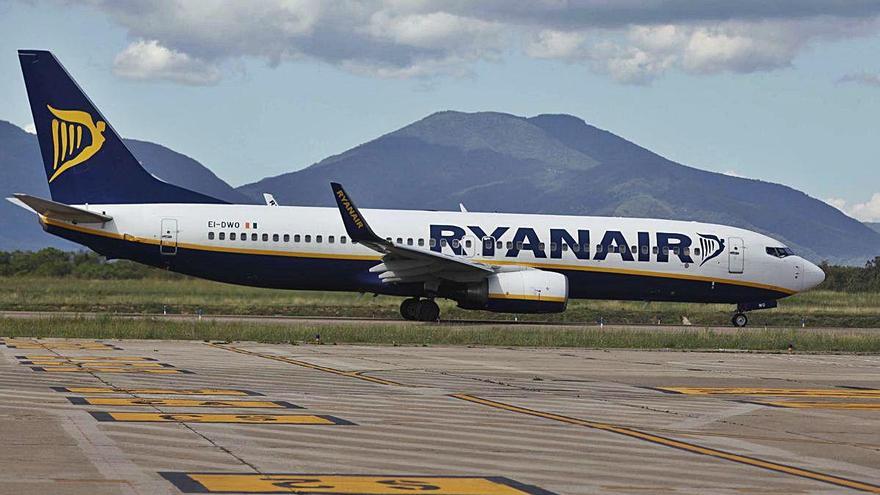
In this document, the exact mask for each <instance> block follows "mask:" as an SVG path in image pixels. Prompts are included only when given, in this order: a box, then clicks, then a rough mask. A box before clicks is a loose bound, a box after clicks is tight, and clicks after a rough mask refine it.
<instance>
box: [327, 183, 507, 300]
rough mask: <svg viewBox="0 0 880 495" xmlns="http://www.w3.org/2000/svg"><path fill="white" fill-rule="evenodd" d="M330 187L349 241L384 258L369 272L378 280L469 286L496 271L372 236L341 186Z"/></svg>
mask: <svg viewBox="0 0 880 495" xmlns="http://www.w3.org/2000/svg"><path fill="white" fill-rule="evenodd" d="M330 187H331V188H332V189H333V196H334V197H335V198H336V204H337V206H339V212H340V213H341V214H342V223H343V224H345V231H346V232H347V233H348V236H349V237H350V238H351V240H352V241H355V242H358V243H360V244H363V245H364V246H367V247H368V248H370V249H372V250H374V251H378V252H379V253H382V254H383V255H384V256H383V257H382V263H380V264H378V265H376V266H374V267H372V268H370V271H371V272H373V273H379V279H380V280H382V281H383V282H404V283H405V282H424V281H429V280H436V279H443V280H452V281H455V282H471V281H478V280H482V279H483V278H485V277H487V276H488V275H491V274H493V273H495V272H496V271H497V267H495V266H492V265H487V264H485V263H478V262H476V261H471V260H469V259H466V258H462V257H459V256H452V255H449V254H444V253H438V252H436V251H431V250H429V249H424V248H420V247H416V246H407V245H403V244H398V243H395V242H393V241H389V240H387V239H383V238H382V237H380V236H378V235H376V233H375V232H373V229H372V228H370V226H369V224H367V221H366V219H364V217H363V215H361V212H360V210H358V209H357V207H356V206H355V205H354V202H352V200H351V197H350V196H349V195H348V193H346V192H345V189H343V188H342V185H340V184H338V183H336V182H331V183H330Z"/></svg>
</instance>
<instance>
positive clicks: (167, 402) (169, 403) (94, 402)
mask: <svg viewBox="0 0 880 495" xmlns="http://www.w3.org/2000/svg"><path fill="white" fill-rule="evenodd" d="M67 400H69V401H70V403H71V404H77V405H85V406H165V407H218V408H241V409H245V408H261V409H263V408H265V409H301V407H299V406H296V405H293V404H291V403H289V402H284V401H275V400H199V399H159V398H143V397H68V398H67Z"/></svg>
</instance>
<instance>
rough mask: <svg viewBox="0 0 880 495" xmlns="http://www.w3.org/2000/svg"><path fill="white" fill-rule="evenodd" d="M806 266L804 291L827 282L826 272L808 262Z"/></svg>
mask: <svg viewBox="0 0 880 495" xmlns="http://www.w3.org/2000/svg"><path fill="white" fill-rule="evenodd" d="M805 265H806V266H804V290H810V289H812V288H813V287H815V286H817V285H819V284H821V283H822V282H823V281H824V280H825V272H823V271H822V269H821V268H819V267H818V266H816V265H814V264H812V263H810V262H809V261H808V262H806V263H805Z"/></svg>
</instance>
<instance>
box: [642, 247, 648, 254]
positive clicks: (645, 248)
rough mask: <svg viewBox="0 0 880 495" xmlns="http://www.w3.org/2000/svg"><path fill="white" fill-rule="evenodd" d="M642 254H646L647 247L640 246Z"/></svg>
mask: <svg viewBox="0 0 880 495" xmlns="http://www.w3.org/2000/svg"><path fill="white" fill-rule="evenodd" d="M642 254H648V246H642Z"/></svg>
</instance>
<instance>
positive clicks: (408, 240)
mask: <svg viewBox="0 0 880 495" xmlns="http://www.w3.org/2000/svg"><path fill="white" fill-rule="evenodd" d="M406 245H407V246H412V245H413V240H412V237H410V238H407V240H406Z"/></svg>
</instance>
